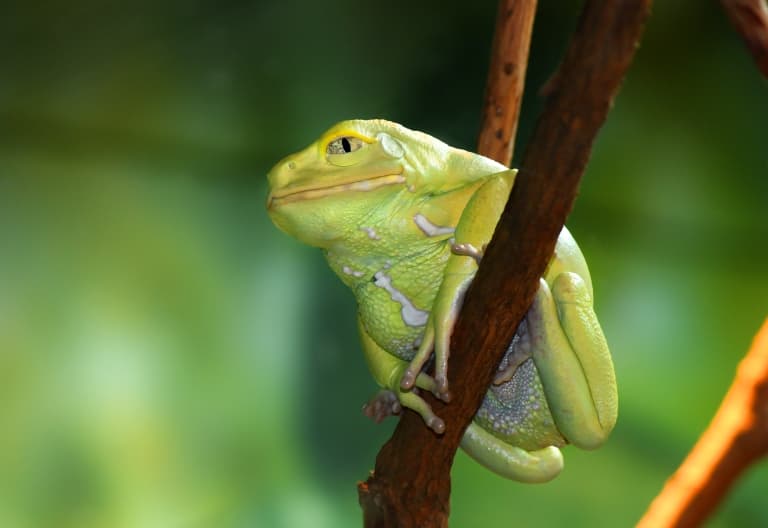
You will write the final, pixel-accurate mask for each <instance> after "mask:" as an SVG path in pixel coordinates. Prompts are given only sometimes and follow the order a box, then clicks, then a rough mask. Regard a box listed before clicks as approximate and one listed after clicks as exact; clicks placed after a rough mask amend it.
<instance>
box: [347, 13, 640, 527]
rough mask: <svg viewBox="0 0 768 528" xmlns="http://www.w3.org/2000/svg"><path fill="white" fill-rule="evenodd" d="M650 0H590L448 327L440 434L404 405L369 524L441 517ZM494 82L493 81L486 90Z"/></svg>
mask: <svg viewBox="0 0 768 528" xmlns="http://www.w3.org/2000/svg"><path fill="white" fill-rule="evenodd" d="M650 3H651V0H615V1H597V0H592V1H588V2H587V3H586V4H585V7H584V11H583V12H582V15H581V18H580V20H579V24H578V28H577V30H576V33H575V35H574V36H573V38H572V40H571V42H570V45H569V48H568V50H567V52H566V55H565V58H564V60H563V62H562V64H561V66H560V71H559V74H558V75H557V79H560V80H561V82H560V83H559V84H558V85H557V86H555V87H554V89H553V92H552V95H551V98H550V99H549V100H548V102H547V105H546V107H545V109H544V112H543V113H542V115H541V116H540V118H539V121H538V123H537V126H536V128H535V130H534V133H533V136H532V138H531V140H530V142H529V146H528V148H527V149H526V151H525V154H524V156H523V162H522V166H521V173H520V175H519V176H518V180H517V183H516V184H515V186H514V188H513V190H512V193H511V195H510V198H509V202H508V203H507V207H506V209H505V211H504V213H503V214H502V216H501V219H500V220H499V224H498V225H497V227H496V232H495V234H494V236H493V240H492V241H491V243H490V244H489V246H488V249H487V250H486V253H485V257H484V259H483V263H482V265H481V266H480V270H479V271H478V274H477V277H476V278H475V281H474V282H473V284H472V286H471V288H470V290H469V291H468V292H467V297H466V301H465V303H464V307H463V310H462V313H461V316H460V317H459V320H458V321H457V324H456V327H455V330H454V333H453V336H452V339H451V350H452V357H451V365H450V369H449V380H450V384H451V388H452V391H453V396H454V399H453V402H452V403H451V404H450V405H444V404H442V403H440V402H437V401H435V399H434V398H429V397H428V396H427V397H428V401H429V402H430V403H431V404H432V406H433V407H434V408H435V411H436V412H437V413H438V415H440V416H441V417H442V418H443V419H444V420H445V424H446V432H445V434H444V435H442V436H436V435H435V434H433V433H432V432H431V431H430V430H429V429H427V428H426V427H425V426H424V424H423V423H422V420H421V418H420V417H419V416H417V415H416V414H415V413H413V412H410V411H408V412H405V413H404V415H403V417H402V418H401V420H400V422H399V423H398V426H397V429H396V430H395V432H394V434H393V436H392V438H390V440H389V441H388V442H387V443H386V444H385V445H384V446H383V447H382V449H381V451H380V452H379V455H378V457H377V459H376V470H375V472H374V474H373V475H372V476H371V477H370V478H369V479H368V481H367V482H366V483H363V484H361V485H360V487H359V494H360V503H361V505H362V507H363V512H364V520H365V526H367V527H387V526H398V527H411V526H418V527H445V526H447V519H448V512H449V495H450V468H451V465H452V462H453V458H454V455H455V453H456V449H457V447H458V444H459V441H460V440H461V436H462V434H463V431H464V429H465V428H466V427H467V425H468V424H469V422H470V421H471V420H472V417H473V415H474V414H475V412H476V410H477V408H478V407H479V405H480V402H481V400H482V398H483V395H484V393H485V391H486V389H487V387H488V385H489V384H490V382H491V377H492V375H493V372H494V371H495V369H496V366H497V365H498V363H499V361H500V359H501V357H502V355H503V353H504V351H505V349H506V347H507V344H508V343H509V342H510V341H511V339H512V337H513V334H514V332H515V329H516V328H517V325H518V324H519V322H520V321H521V320H522V318H523V316H524V314H525V312H526V311H527V309H528V307H529V306H530V304H531V302H532V300H533V296H534V293H535V292H536V289H537V287H538V280H539V277H541V276H542V275H543V273H544V269H545V267H546V265H547V263H548V261H549V259H550V258H551V255H552V251H553V250H554V245H555V241H556V239H557V236H558V234H559V233H560V230H561V229H562V226H563V224H564V223H565V218H566V216H567V214H568V213H569V211H570V209H571V207H572V204H573V201H574V198H575V195H576V190H577V187H578V182H579V180H580V178H581V175H582V173H583V172H584V168H585V166H586V163H587V160H588V158H589V155H590V151H591V146H592V142H593V141H594V139H595V136H596V135H597V132H598V130H599V129H600V126H601V125H602V123H603V122H604V120H605V118H606V115H607V113H608V110H609V109H610V106H611V102H612V101H613V98H614V96H615V94H616V93H617V91H618V88H619V85H620V83H621V80H622V78H623V76H624V74H625V72H626V70H627V68H628V67H629V64H630V63H631V61H632V58H633V56H634V52H635V48H636V46H637V43H638V41H639V38H640V35H641V33H642V29H643V25H644V21H645V19H646V16H647V14H648V11H649V9H650ZM489 93H492V90H489Z"/></svg>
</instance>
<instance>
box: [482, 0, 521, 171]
mask: <svg viewBox="0 0 768 528" xmlns="http://www.w3.org/2000/svg"><path fill="white" fill-rule="evenodd" d="M535 13H536V0H526V1H519V0H501V1H500V2H499V10H498V13H497V15H496V31H495V32H494V35H493V44H492V45H491V64H490V67H489V68H488V83H487V85H486V88H485V100H484V103H483V118H482V125H481V128H480V136H479V138H478V140H477V151H478V152H479V153H480V154H482V155H483V156H487V157H489V158H491V159H494V160H496V161H498V162H499V163H503V164H504V165H507V166H509V163H510V161H512V151H513V149H514V147H515V135H516V133H517V123H518V121H519V120H520V103H521V102H522V99H523V88H524V86H525V72H526V70H527V69H528V68H527V66H528V50H529V49H530V47H531V32H532V30H533V19H534V15H535Z"/></svg>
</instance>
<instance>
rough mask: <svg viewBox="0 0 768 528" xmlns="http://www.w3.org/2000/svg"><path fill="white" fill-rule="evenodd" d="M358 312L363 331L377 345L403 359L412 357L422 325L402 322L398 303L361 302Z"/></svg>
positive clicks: (417, 344)
mask: <svg viewBox="0 0 768 528" xmlns="http://www.w3.org/2000/svg"><path fill="white" fill-rule="evenodd" d="M358 313H359V315H360V319H361V320H362V322H363V326H364V327H365V331H366V332H367V333H368V335H369V336H370V337H371V339H373V340H374V341H375V342H376V344H377V345H379V346H380V347H381V348H382V349H384V350H386V351H387V352H389V353H390V354H392V355H393V356H396V357H398V358H400V359H402V360H403V361H410V360H411V359H413V356H415V355H416V351H417V350H418V349H419V345H420V344H421V339H422V337H423V336H424V329H425V326H424V325H421V326H409V325H407V324H404V323H403V318H402V314H401V308H400V305H398V304H396V303H386V304H383V305H382V304H381V303H379V304H374V303H361V304H359V305H358Z"/></svg>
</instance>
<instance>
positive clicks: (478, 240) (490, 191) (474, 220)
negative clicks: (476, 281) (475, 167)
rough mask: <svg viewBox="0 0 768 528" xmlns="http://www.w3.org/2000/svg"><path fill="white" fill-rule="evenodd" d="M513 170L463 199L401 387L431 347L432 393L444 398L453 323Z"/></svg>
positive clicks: (408, 382) (409, 382)
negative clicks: (440, 278) (440, 276)
mask: <svg viewBox="0 0 768 528" xmlns="http://www.w3.org/2000/svg"><path fill="white" fill-rule="evenodd" d="M516 173H517V171H516V170H508V171H504V172H501V173H499V174H497V175H495V176H493V177H492V178H490V179H488V181H486V182H485V183H483V184H482V185H481V186H480V187H479V188H478V189H477V191H476V192H475V193H474V194H473V195H472V198H471V199H470V200H469V202H468V203H467V206H466V207H465V209H464V211H463V212H462V215H461V219H460V220H459V224H458V225H457V226H456V231H455V233H454V235H455V239H454V240H453V241H451V242H449V243H450V244H451V255H450V257H449V258H448V262H447V263H446V267H445V272H444V276H443V281H442V283H441V284H440V288H439V289H438V292H437V296H436V297H435V301H434V303H433V305H432V310H431V313H430V317H429V321H428V323H427V330H426V332H425V333H424V339H423V341H422V343H421V346H420V347H419V350H418V351H417V353H416V357H415V358H414V359H413V360H412V361H411V365H410V367H409V368H408V370H406V371H405V375H404V377H403V380H402V387H403V388H404V389H407V388H409V387H410V386H412V384H413V381H414V376H415V375H416V374H417V373H419V372H421V369H422V367H423V366H424V364H425V363H426V360H427V359H428V358H429V354H430V353H431V351H432V349H433V347H434V353H435V382H436V383H437V391H436V395H437V396H438V397H440V398H441V399H443V400H445V401H448V400H449V399H450V393H449V387H448V359H449V357H450V338H451V333H452V332H453V326H454V324H455V322H456V318H457V317H458V315H459V311H460V310H461V305H462V303H463V302H464V294H465V293H466V290H467V288H468V287H469V284H470V283H471V282H472V279H473V278H474V276H475V273H476V272H477V267H478V262H479V260H480V258H481V257H482V250H481V249H477V248H484V247H485V245H486V244H487V243H488V242H489V241H490V240H491V237H492V236H493V231H494V229H495V228H496V224H497V223H498V220H499V216H500V215H501V212H502V210H503V209H504V205H505V204H506V202H507V198H508V196H509V191H510V190H511V189H512V184H513V182H514V179H515V174H516Z"/></svg>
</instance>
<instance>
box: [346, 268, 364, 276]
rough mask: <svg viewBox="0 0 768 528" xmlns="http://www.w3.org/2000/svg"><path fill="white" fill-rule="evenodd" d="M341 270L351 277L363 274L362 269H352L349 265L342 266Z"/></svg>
mask: <svg viewBox="0 0 768 528" xmlns="http://www.w3.org/2000/svg"><path fill="white" fill-rule="evenodd" d="M341 271H343V272H344V273H346V274H347V275H352V276H353V277H362V276H363V275H365V274H364V273H363V272H362V271H358V270H354V269H352V268H350V267H349V266H344V267H342V268H341Z"/></svg>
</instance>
